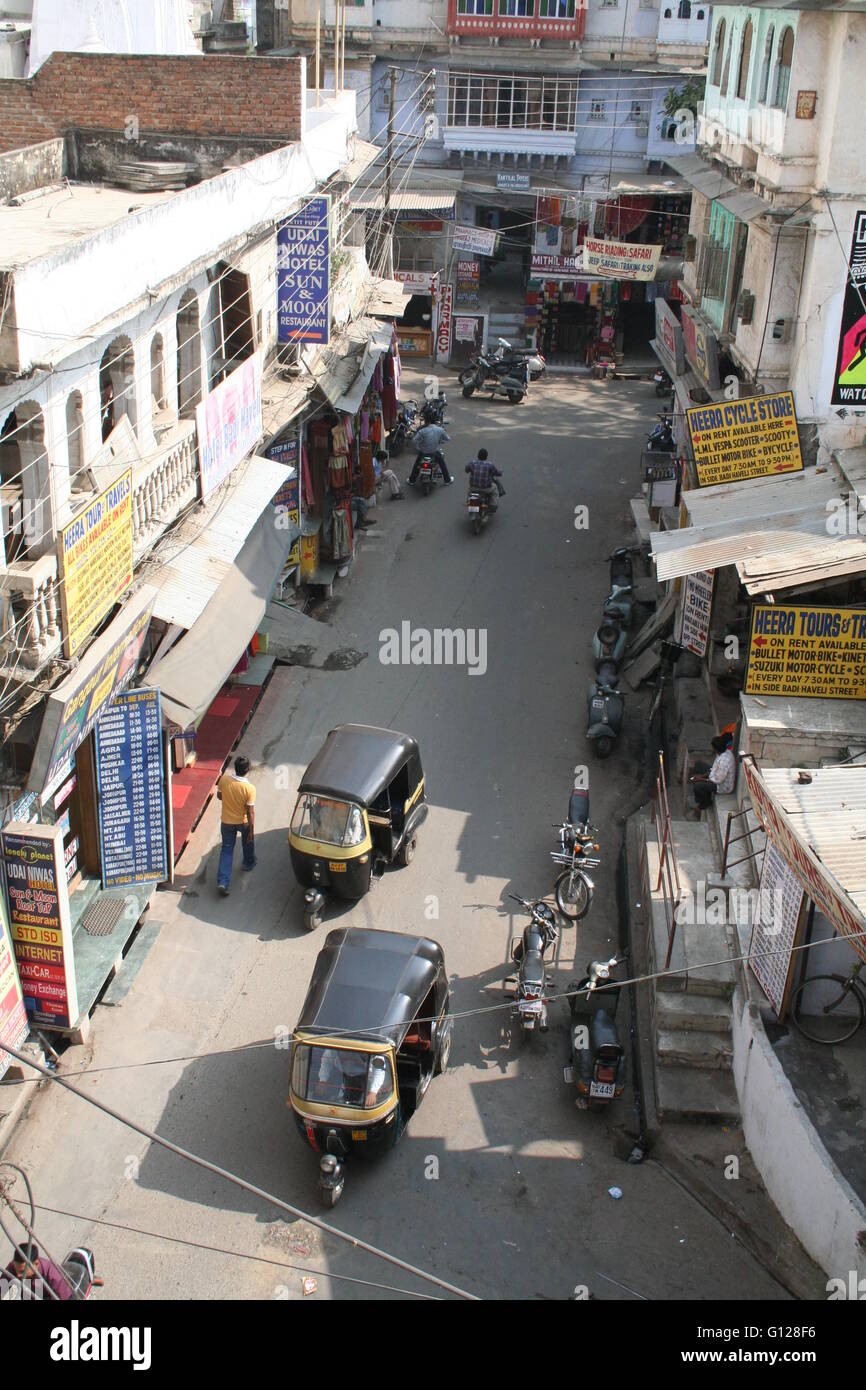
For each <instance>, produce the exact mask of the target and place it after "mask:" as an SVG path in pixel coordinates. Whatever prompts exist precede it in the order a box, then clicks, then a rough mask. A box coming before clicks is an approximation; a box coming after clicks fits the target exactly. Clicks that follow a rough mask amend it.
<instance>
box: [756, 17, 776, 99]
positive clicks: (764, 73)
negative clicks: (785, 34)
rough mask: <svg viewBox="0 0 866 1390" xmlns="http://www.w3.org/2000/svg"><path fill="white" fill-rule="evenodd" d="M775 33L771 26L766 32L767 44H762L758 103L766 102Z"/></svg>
mask: <svg viewBox="0 0 866 1390" xmlns="http://www.w3.org/2000/svg"><path fill="white" fill-rule="evenodd" d="M775 33H776V30H775V28H774V27H773V25H772V24H771V25H770V28H769V30H768V31H767V42H766V43H765V44H764V61H763V62H762V63H761V80H760V82H759V84H758V101H759V102H762V103H763V102H765V101H766V100H767V88H768V86H769V85H770V64H771V62H772V60H773V37H774V35H775Z"/></svg>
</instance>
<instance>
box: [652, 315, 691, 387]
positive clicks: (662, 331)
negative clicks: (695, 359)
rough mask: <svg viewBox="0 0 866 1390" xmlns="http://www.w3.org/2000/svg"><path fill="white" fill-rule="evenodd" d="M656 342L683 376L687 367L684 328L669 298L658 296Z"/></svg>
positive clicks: (677, 372) (677, 373) (675, 370)
mask: <svg viewBox="0 0 866 1390" xmlns="http://www.w3.org/2000/svg"><path fill="white" fill-rule="evenodd" d="M655 313H656V343H658V344H660V345H661V347H662V348H663V349H664V351H665V352H666V353H667V354H668V357H669V358H670V367H672V368H673V372H674V375H675V376H682V374H683V372H684V371H685V369H686V358H685V344H684V342H683V328H682V324H681V323H680V321H679V319H678V318H677V316H676V314H675V313H674V311H673V310H672V309H671V308H669V307H668V303H667V300H665V299H662V297H661V295H657V296H656V303H655Z"/></svg>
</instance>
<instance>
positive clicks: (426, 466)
mask: <svg viewBox="0 0 866 1390" xmlns="http://www.w3.org/2000/svg"><path fill="white" fill-rule="evenodd" d="M441 482H444V479H443V477H442V470H441V468H440V467H439V464H438V463H437V461H436V459H435V458H434V457H433V455H432V454H422V455H421V464H420V467H419V469H418V476H417V478H416V479H415V485H416V487H419V488H420V489H421V494H422V496H424V497H429V495H430V493H431V492H432V491H433V489H434V487H435V486H436V484H437V483H441Z"/></svg>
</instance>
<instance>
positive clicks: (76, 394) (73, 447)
mask: <svg viewBox="0 0 866 1390" xmlns="http://www.w3.org/2000/svg"><path fill="white" fill-rule="evenodd" d="M66 449H67V453H68V455H69V486H70V488H71V489H72V491H73V492H74V491H75V488H76V484H77V482H78V479H79V478H80V476H81V474H82V473H83V472H84V400H83V397H82V395H81V392H80V391H72V392H70V394H69V396H68V397H67V400H66Z"/></svg>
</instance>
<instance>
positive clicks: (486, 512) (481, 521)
mask: <svg viewBox="0 0 866 1390" xmlns="http://www.w3.org/2000/svg"><path fill="white" fill-rule="evenodd" d="M466 511H467V515H468V516H469V520H470V522H471V523H472V531H473V534H474V535H476V536H480V535H481V531H482V529H483V527H485V526H486V525H487V522H488V520H489V519H490V517H491V516H492V515H493V513H494V512H495V511H496V508H495V507H491V505H490V498H489V497H488V496H487V493H486V492H478V491H476V490H474V489H473V488H470V489H469V495H468V497H467V498H466Z"/></svg>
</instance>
